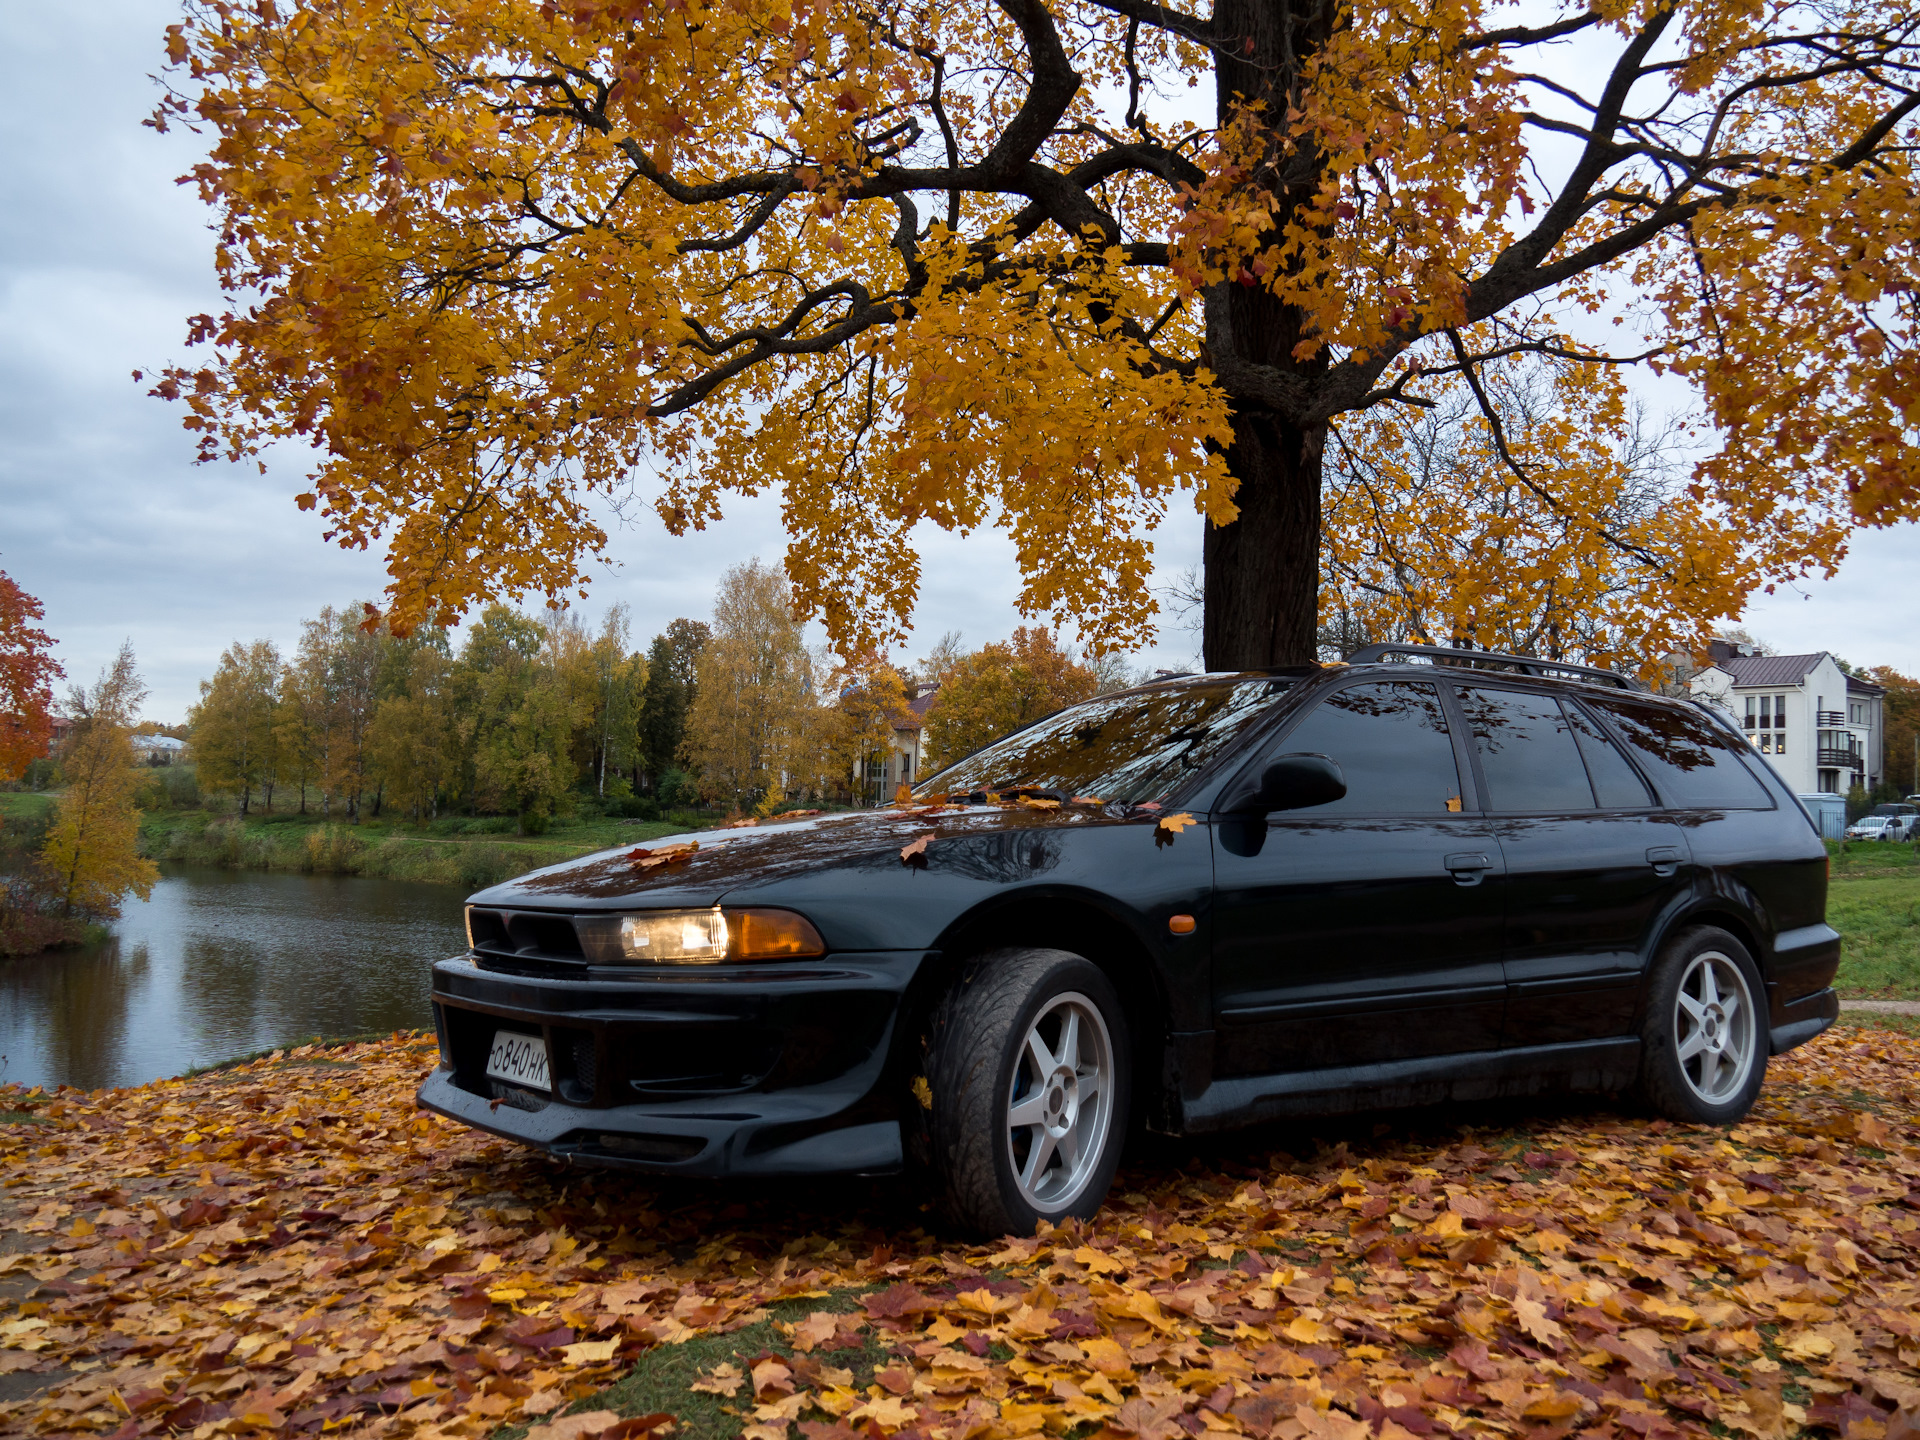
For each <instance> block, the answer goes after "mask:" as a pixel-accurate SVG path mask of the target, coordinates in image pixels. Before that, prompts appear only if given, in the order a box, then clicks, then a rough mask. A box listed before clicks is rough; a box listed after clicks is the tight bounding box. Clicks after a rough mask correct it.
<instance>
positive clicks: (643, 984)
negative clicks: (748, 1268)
mask: <svg viewBox="0 0 1920 1440" xmlns="http://www.w3.org/2000/svg"><path fill="white" fill-rule="evenodd" d="M930 958H932V957H931V956H930V954H929V953H928V952H925V951H917V950H916V951H882V952H866V953H859V954H846V955H831V956H827V957H826V958H824V959H822V960H810V961H789V962H782V963H780V964H777V965H776V964H766V965H739V966H728V967H725V968H724V969H721V968H719V967H715V968H713V969H708V968H706V967H701V968H700V969H699V970H697V971H695V970H693V969H692V968H691V967H689V968H688V969H683V970H675V971H672V972H657V971H656V972H648V973H645V974H634V975H628V974H627V973H625V972H620V973H617V974H614V975H609V974H608V972H607V971H606V970H604V969H601V970H594V971H592V972H589V973H588V974H587V975H586V976H585V977H581V976H574V975H568V976H544V975H510V974H501V973H498V972H496V971H492V970H483V969H481V968H480V967H479V966H478V965H476V964H475V963H474V961H473V958H472V957H471V956H459V957H456V958H455V959H452V960H443V961H441V962H440V963H439V964H438V965H436V966H434V972H433V1014H434V1026H435V1030H436V1032H437V1034H438V1036H439V1041H440V1064H439V1067H438V1068H437V1069H435V1071H434V1072H433V1074H432V1075H430V1076H429V1077H428V1079H427V1081H426V1083H425V1084H423V1085H422V1086H421V1087H420V1091H419V1103H420V1104H421V1105H423V1106H425V1107H426V1108H427V1109H430V1110H434V1111H437V1112H439V1113H440V1114H442V1115H446V1116H448V1117H449V1118H451V1119H455V1120H459V1121H462V1122H464V1123H466V1124H469V1125H472V1126H475V1127H476V1128H478V1129H482V1130H486V1131H490V1132H491V1133H493V1134H496V1135H501V1136H505V1137H506V1138H508V1139H511V1140H518V1141H520V1142H522V1143H524V1144H527V1145H532V1146H535V1147H537V1148H539V1149H542V1150H545V1151H547V1152H548V1153H549V1154H552V1155H555V1156H559V1157H564V1158H567V1159H569V1160H579V1161H584V1162H590V1163H593V1164H596V1165H606V1166H614V1167H618V1168H621V1169H630V1170H642V1171H648V1172H653V1173H658V1174H676V1175H702V1176H721V1175H795V1174H832V1173H847V1172H857V1173H863V1174H871V1173H876V1172H884V1171H889V1170H895V1169H898V1168H899V1166H900V1164H901V1159H902V1146H901V1135H900V1125H899V1121H898V1113H899V1112H898V1109H897V1104H898V1096H899V1095H901V1094H904V1093H905V1084H904V1077H903V1076H899V1075H895V1074H894V1073H893V1072H892V1069H891V1068H890V1066H891V1065H892V1064H893V1057H894V1052H895V1050H896V1045H895V1040H896V1037H897V1035H898V1032H899V1027H900V1017H901V1014H902V1012H903V1009H904V1008H905V1004H904V1002H905V1001H906V998H907V996H908V993H909V991H910V989H911V987H912V986H913V984H914V982H915V980H916V978H917V977H918V976H919V975H920V973H921V971H922V969H923V967H924V966H925V965H926V962H927V961H928V960H929V959H930ZM499 1030H509V1031H514V1032H517V1033H520V1034H527V1035H539V1036H541V1037H542V1038H543V1039H545V1041H546V1043H547V1055H548V1064H549V1068H550V1070H551V1078H552V1088H551V1089H550V1090H546V1091H534V1090H530V1089H526V1088H523V1087H520V1086H516V1085H510V1084H507V1083H505V1082H502V1081H497V1080H492V1079H489V1078H488V1076H487V1074H486V1064H487V1054H488V1051H489V1050H490V1048H491V1047H492V1043H493V1037H494V1034H495V1033H496V1032H497V1031H499Z"/></svg>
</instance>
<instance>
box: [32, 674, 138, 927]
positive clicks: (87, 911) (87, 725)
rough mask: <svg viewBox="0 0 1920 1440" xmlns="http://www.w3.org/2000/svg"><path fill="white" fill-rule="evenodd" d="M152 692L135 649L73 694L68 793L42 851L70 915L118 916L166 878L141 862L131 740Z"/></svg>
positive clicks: (65, 754) (63, 766)
mask: <svg viewBox="0 0 1920 1440" xmlns="http://www.w3.org/2000/svg"><path fill="white" fill-rule="evenodd" d="M146 694H147V687H146V686H145V685H143V684H142V683H141V681H140V677H139V675H138V674H137V673H136V671H135V670H134V663H133V648H132V646H130V645H122V646H121V647H120V653H119V655H118V656H117V657H115V659H114V662H113V664H112V665H111V666H109V667H108V668H107V669H106V670H104V671H102V672H101V674H100V678H99V679H98V680H97V681H95V682H94V683H93V685H91V686H89V687H86V688H84V689H83V688H81V687H80V686H75V687H73V689H72V690H71V691H69V692H68V700H67V708H68V710H69V711H70V712H71V714H72V715H73V719H74V726H73V732H72V734H71V735H69V736H68V738H67V742H66V744H65V746H64V747H63V748H62V750H61V752H60V775H61V779H62V781H63V782H64V788H63V790H62V791H61V794H60V798H59V801H58V806H57V808H56V810H55V812H54V817H53V825H52V827H51V828H50V829H49V830H48V831H47V838H46V842H45V844H44V846H43V847H42V849H41V858H42V860H43V862H44V863H45V865H46V868H47V870H48V871H49V872H50V873H51V874H52V876H53V879H54V883H55V885H56V886H57V890H58V895H59V901H60V905H61V911H62V913H63V914H64V915H68V916H72V915H75V914H81V915H99V916H104V917H112V916H115V915H118V914H119V913H120V901H121V899H122V898H123V897H124V896H125V895H126V894H127V893H128V892H129V891H131V892H132V893H133V894H135V895H137V896H139V897H140V898H141V899H142V900H144V899H146V898H147V896H148V895H150V894H151V893H152V892H153V885H154V882H155V881H156V880H158V879H159V878H160V871H159V867H157V866H156V865H155V864H154V863H153V862H152V861H151V860H145V859H142V858H141V856H140V849H139V841H140V812H139V810H138V809H137V808H136V806H135V802H134V796H135V793H136V791H137V790H138V788H139V779H138V775H137V774H136V772H135V770H134V761H133V746H132V744H131V743H130V736H131V735H132V732H133V722H134V716H135V714H136V713H137V712H138V710H139V708H140V702H141V701H142V700H144V699H145V698H146Z"/></svg>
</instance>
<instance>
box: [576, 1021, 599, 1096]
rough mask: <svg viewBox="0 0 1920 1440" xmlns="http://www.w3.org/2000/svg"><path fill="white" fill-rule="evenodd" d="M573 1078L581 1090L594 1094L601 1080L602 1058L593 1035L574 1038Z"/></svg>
mask: <svg viewBox="0 0 1920 1440" xmlns="http://www.w3.org/2000/svg"><path fill="white" fill-rule="evenodd" d="M573 1078H574V1079H576V1080H578V1081H579V1082H580V1088H581V1089H583V1090H585V1091H586V1092H587V1093H588V1094H589V1095H591V1094H593V1092H594V1090H595V1088H596V1086H597V1084H598V1082H599V1079H600V1057H599V1052H598V1050H597V1049H596V1047H595V1045H594V1042H593V1036H592V1035H590V1034H589V1035H575V1036H574V1037H573Z"/></svg>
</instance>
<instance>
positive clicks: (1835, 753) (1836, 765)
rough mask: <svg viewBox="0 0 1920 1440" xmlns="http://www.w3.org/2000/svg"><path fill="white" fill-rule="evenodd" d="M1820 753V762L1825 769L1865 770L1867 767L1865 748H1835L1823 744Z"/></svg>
mask: <svg viewBox="0 0 1920 1440" xmlns="http://www.w3.org/2000/svg"><path fill="white" fill-rule="evenodd" d="M1818 754H1819V762H1818V763H1819V766H1820V768H1821V769H1823V770H1864V769H1866V768H1867V756H1866V752H1865V751H1863V750H1833V749H1828V748H1826V747H1824V746H1823V747H1822V748H1821V749H1820V751H1819V752H1818Z"/></svg>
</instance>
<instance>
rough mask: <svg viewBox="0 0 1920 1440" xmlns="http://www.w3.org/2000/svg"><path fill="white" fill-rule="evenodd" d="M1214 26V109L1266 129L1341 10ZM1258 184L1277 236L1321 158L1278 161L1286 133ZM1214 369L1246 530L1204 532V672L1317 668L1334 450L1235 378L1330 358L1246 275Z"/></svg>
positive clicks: (1242, 9) (1218, 300)
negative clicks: (1256, 117) (1227, 417)
mask: <svg viewBox="0 0 1920 1440" xmlns="http://www.w3.org/2000/svg"><path fill="white" fill-rule="evenodd" d="M1213 21H1214V25H1215V28H1216V30H1217V31H1218V33H1219V34H1220V36H1221V43H1220V45H1219V47H1218V54H1217V59H1216V61H1215V68H1214V86H1215V92H1214V99H1215V105H1216V108H1217V112H1218V115H1219V118H1220V120H1221V122H1222V123H1223V124H1224V123H1226V122H1227V120H1228V119H1229V118H1230V117H1231V116H1232V115H1233V114H1234V113H1235V111H1236V109H1237V107H1238V106H1239V105H1241V104H1242V103H1247V102H1257V103H1259V104H1260V105H1262V106H1264V107H1265V113H1266V115H1268V116H1272V117H1280V116H1285V115H1286V114H1288V113H1289V110H1290V108H1291V107H1292V106H1293V105H1294V104H1295V103H1296V102H1297V100H1298V97H1299V88H1300V85H1301V76H1302V73H1303V65H1304V63H1305V60H1306V58H1307V57H1310V56H1311V55H1312V54H1313V53H1314V52H1315V51H1317V50H1318V49H1320V48H1321V47H1322V46H1324V45H1325V44H1326V42H1327V39H1328V37H1329V36H1331V35H1332V33H1333V31H1334V29H1335V27H1336V26H1337V25H1339V24H1340V23H1341V21H1340V9H1339V6H1338V5H1337V4H1336V3H1334V0H1278V3H1275V0H1217V3H1216V4H1215V6H1214V11H1213ZM1272 134H1273V144H1272V148H1270V149H1269V151H1268V153H1267V157H1266V159H1265V161H1264V163H1262V164H1261V165H1260V166H1259V168H1258V170H1257V172H1256V174H1255V176H1254V177H1253V178H1252V180H1251V183H1253V184H1257V185H1263V186H1265V187H1266V188H1267V189H1269V190H1271V191H1272V192H1273V194H1274V196H1275V198H1276V200H1277V201H1278V202H1279V204H1278V214H1277V217H1276V220H1275V225H1276V228H1278V227H1283V226H1284V225H1286V224H1287V223H1288V217H1289V216H1291V215H1293V214H1295V213H1297V212H1298V210H1299V207H1300V206H1302V205H1303V204H1305V203H1306V202H1307V201H1309V200H1310V199H1311V198H1312V197H1313V195H1314V194H1315V193H1316V192H1317V190H1318V189H1319V186H1320V181H1321V164H1320V158H1321V157H1320V156H1319V155H1318V154H1317V153H1316V152H1315V151H1314V150H1313V149H1311V148H1310V147H1300V148H1293V149H1289V148H1284V147H1282V146H1281V145H1280V144H1279V143H1278V141H1279V136H1278V132H1277V131H1275V132H1272ZM1204 303H1205V305H1206V307H1207V320H1208V324H1207V332H1208V337H1209V344H1210V345H1219V346H1221V347H1222V348H1223V349H1224V350H1227V351H1230V352H1231V353H1219V352H1215V353H1213V354H1211V355H1210V356H1209V363H1211V364H1213V366H1214V368H1215V371H1216V373H1217V374H1219V375H1220V376H1221V378H1222V380H1223V382H1224V383H1226V385H1227V389H1228V393H1229V395H1230V396H1231V397H1232V400H1233V439H1232V441H1231V443H1230V444H1229V445H1228V447H1227V454H1226V460H1227V468H1228V469H1229V470H1230V471H1232V472H1233V476H1234V478H1235V479H1236V480H1238V481H1239V482H1240V488H1239V490H1238V492H1237V493H1236V494H1235V496H1234V501H1235V503H1236V504H1237V505H1238V506H1239V507H1240V517H1239V519H1237V520H1235V521H1234V522H1233V523H1232V524H1229V525H1225V526H1220V527H1215V526H1214V525H1213V524H1211V523H1209V524H1208V525H1207V531H1206V538H1205V542H1204V548H1203V551H1202V555H1203V561H1204V566H1205V584H1204V591H1203V594H1204V597H1205V607H1204V611H1205V620H1204V623H1203V628H1202V636H1201V654H1202V658H1203V660H1204V662H1205V664H1206V667H1207V669H1209V670H1249V669H1260V668H1262V667H1265V666H1270V665H1310V664H1312V663H1313V662H1314V661H1315V659H1317V658H1318V657H1317V654H1316V647H1315V644H1314V628H1315V621H1316V619H1317V615H1318V609H1319V600H1320V479H1321V464H1322V457H1323V455H1324V453H1325V450H1326V442H1327V426H1326V423H1325V422H1324V421H1319V422H1315V423H1312V424H1307V425H1302V424H1300V423H1298V422H1296V421H1293V420H1289V419H1287V418H1286V417H1285V416H1283V415H1280V414H1278V413H1276V412H1275V411H1274V410H1273V409H1272V408H1271V406H1270V405H1268V404H1265V403H1262V402H1261V400H1260V399H1258V398H1256V395H1254V394H1248V393H1245V390H1244V388H1243V389H1242V390H1240V391H1239V392H1238V393H1236V384H1237V383H1238V382H1237V381H1236V379H1235V378H1234V377H1238V376H1244V375H1249V374H1252V373H1257V372H1266V373H1267V374H1268V375H1269V376H1272V377H1276V378H1278V377H1289V378H1292V379H1295V380H1304V381H1308V382H1311V381H1312V380H1314V379H1316V378H1318V377H1320V376H1322V375H1324V374H1325V372H1326V369H1327V354H1326V351H1325V350H1324V349H1320V350H1318V351H1317V352H1316V353H1314V354H1312V355H1310V356H1308V357H1307V358H1300V352H1299V346H1300V343H1301V341H1302V340H1303V339H1306V338H1308V333H1309V332H1308V330H1307V316H1306V315H1305V314H1304V313H1303V312H1302V311H1300V310H1299V309H1297V308H1295V307H1293V306H1290V305H1286V304H1283V303H1282V302H1281V301H1280V300H1279V299H1278V298H1277V297H1276V296H1275V295H1274V294H1273V292H1272V291H1270V290H1268V289H1267V287H1266V286H1265V285H1264V284H1261V283H1258V282H1257V281H1256V280H1255V277H1253V276H1252V275H1248V274H1244V273H1243V274H1242V275H1239V276H1236V277H1233V278H1231V279H1229V280H1228V281H1227V282H1226V283H1224V284H1217V285H1214V286H1213V287H1211V289H1210V290H1209V291H1208V292H1207V294H1206V297H1205V301H1204Z"/></svg>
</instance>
